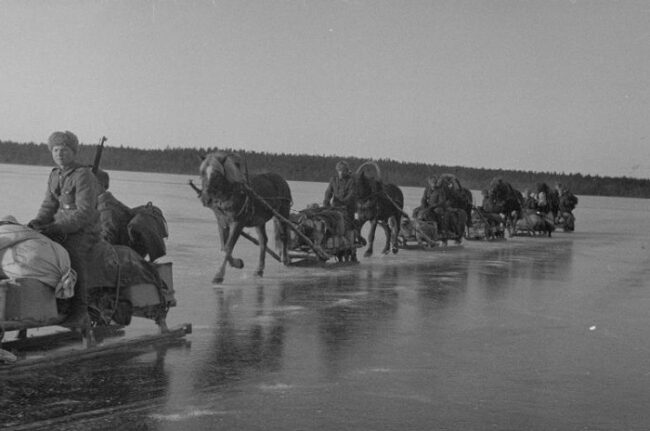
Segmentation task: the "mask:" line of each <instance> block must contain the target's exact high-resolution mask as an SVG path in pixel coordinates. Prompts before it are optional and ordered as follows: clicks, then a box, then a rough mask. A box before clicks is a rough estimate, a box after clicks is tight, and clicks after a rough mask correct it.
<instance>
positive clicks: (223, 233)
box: [217, 217, 244, 269]
mask: <svg viewBox="0 0 650 431" xmlns="http://www.w3.org/2000/svg"><path fill="white" fill-rule="evenodd" d="M217 226H218V227H219V242H220V243H221V251H222V252H225V251H226V241H227V240H228V238H229V237H230V225H229V224H228V222H226V221H225V220H222V219H221V218H219V217H217ZM228 263H229V264H230V266H232V267H234V268H237V269H242V268H243V267H244V261H243V260H241V259H237V258H235V257H231V258H230V259H229V260H228Z"/></svg>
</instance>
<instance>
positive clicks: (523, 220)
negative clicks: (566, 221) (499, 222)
mask: <svg viewBox="0 0 650 431" xmlns="http://www.w3.org/2000/svg"><path fill="white" fill-rule="evenodd" d="M508 231H509V232H510V236H549V237H550V236H551V233H552V232H553V231H555V223H554V221H553V219H552V217H551V216H549V215H547V214H543V213H539V212H537V211H535V210H530V209H524V210H523V211H522V213H521V215H520V217H519V218H518V219H517V220H516V221H515V222H514V224H512V225H510V226H509V227H508Z"/></svg>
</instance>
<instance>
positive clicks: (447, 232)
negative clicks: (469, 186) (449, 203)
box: [399, 207, 467, 248]
mask: <svg viewBox="0 0 650 431" xmlns="http://www.w3.org/2000/svg"><path fill="white" fill-rule="evenodd" d="M441 217H446V221H447V223H446V227H447V228H446V229H443V228H442V226H443V223H442V221H441ZM466 218H467V216H466V213H465V211H464V210H463V209H460V208H448V209H446V210H445V212H444V213H443V215H442V216H441V215H440V214H438V213H436V211H435V209H434V208H426V209H423V208H422V207H418V208H416V209H415V210H413V216H412V217H411V218H410V219H407V218H404V219H402V222H401V226H400V231H399V241H400V245H401V247H402V248H409V247H413V246H416V247H425V248H431V247H436V246H439V245H440V244H443V245H447V243H448V241H449V240H453V241H454V242H455V243H457V244H460V243H461V242H462V238H463V236H464V230H465V225H466Z"/></svg>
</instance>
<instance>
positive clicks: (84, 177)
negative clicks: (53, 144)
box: [35, 162, 100, 235]
mask: <svg viewBox="0 0 650 431" xmlns="http://www.w3.org/2000/svg"><path fill="white" fill-rule="evenodd" d="M99 187H100V186H99V183H98V182H97V179H96V178H95V176H94V175H93V173H92V172H91V170H90V168H89V167H87V166H83V165H81V164H79V163H76V162H75V163H74V164H73V165H72V166H71V167H69V168H67V169H65V170H63V169H61V168H58V167H57V168H54V169H52V172H51V173H50V178H49V180H48V183H47V191H46V192H45V198H44V199H43V203H42V204H41V208H40V209H39V211H38V214H37V216H36V219H35V221H36V222H38V223H39V224H41V225H46V224H50V223H56V225H57V226H58V227H59V228H61V230H62V231H63V232H64V233H66V234H74V233H80V234H85V233H89V234H93V235H96V234H97V233H98V232H99V223H98V222H99V211H97V194H98V190H99Z"/></svg>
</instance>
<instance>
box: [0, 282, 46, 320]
mask: <svg viewBox="0 0 650 431" xmlns="http://www.w3.org/2000/svg"><path fill="white" fill-rule="evenodd" d="M0 285H2V286H4V288H0V290H4V292H5V294H4V304H0V307H2V311H0V315H4V317H3V318H0V320H5V321H11V320H13V321H22V320H29V321H33V322H47V321H50V320H52V319H56V318H57V317H58V312H57V308H56V298H55V297H54V289H53V288H51V287H50V286H48V285H47V284H45V283H42V282H40V281H39V280H37V279H34V278H19V279H16V280H3V281H2V282H0Z"/></svg>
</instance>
